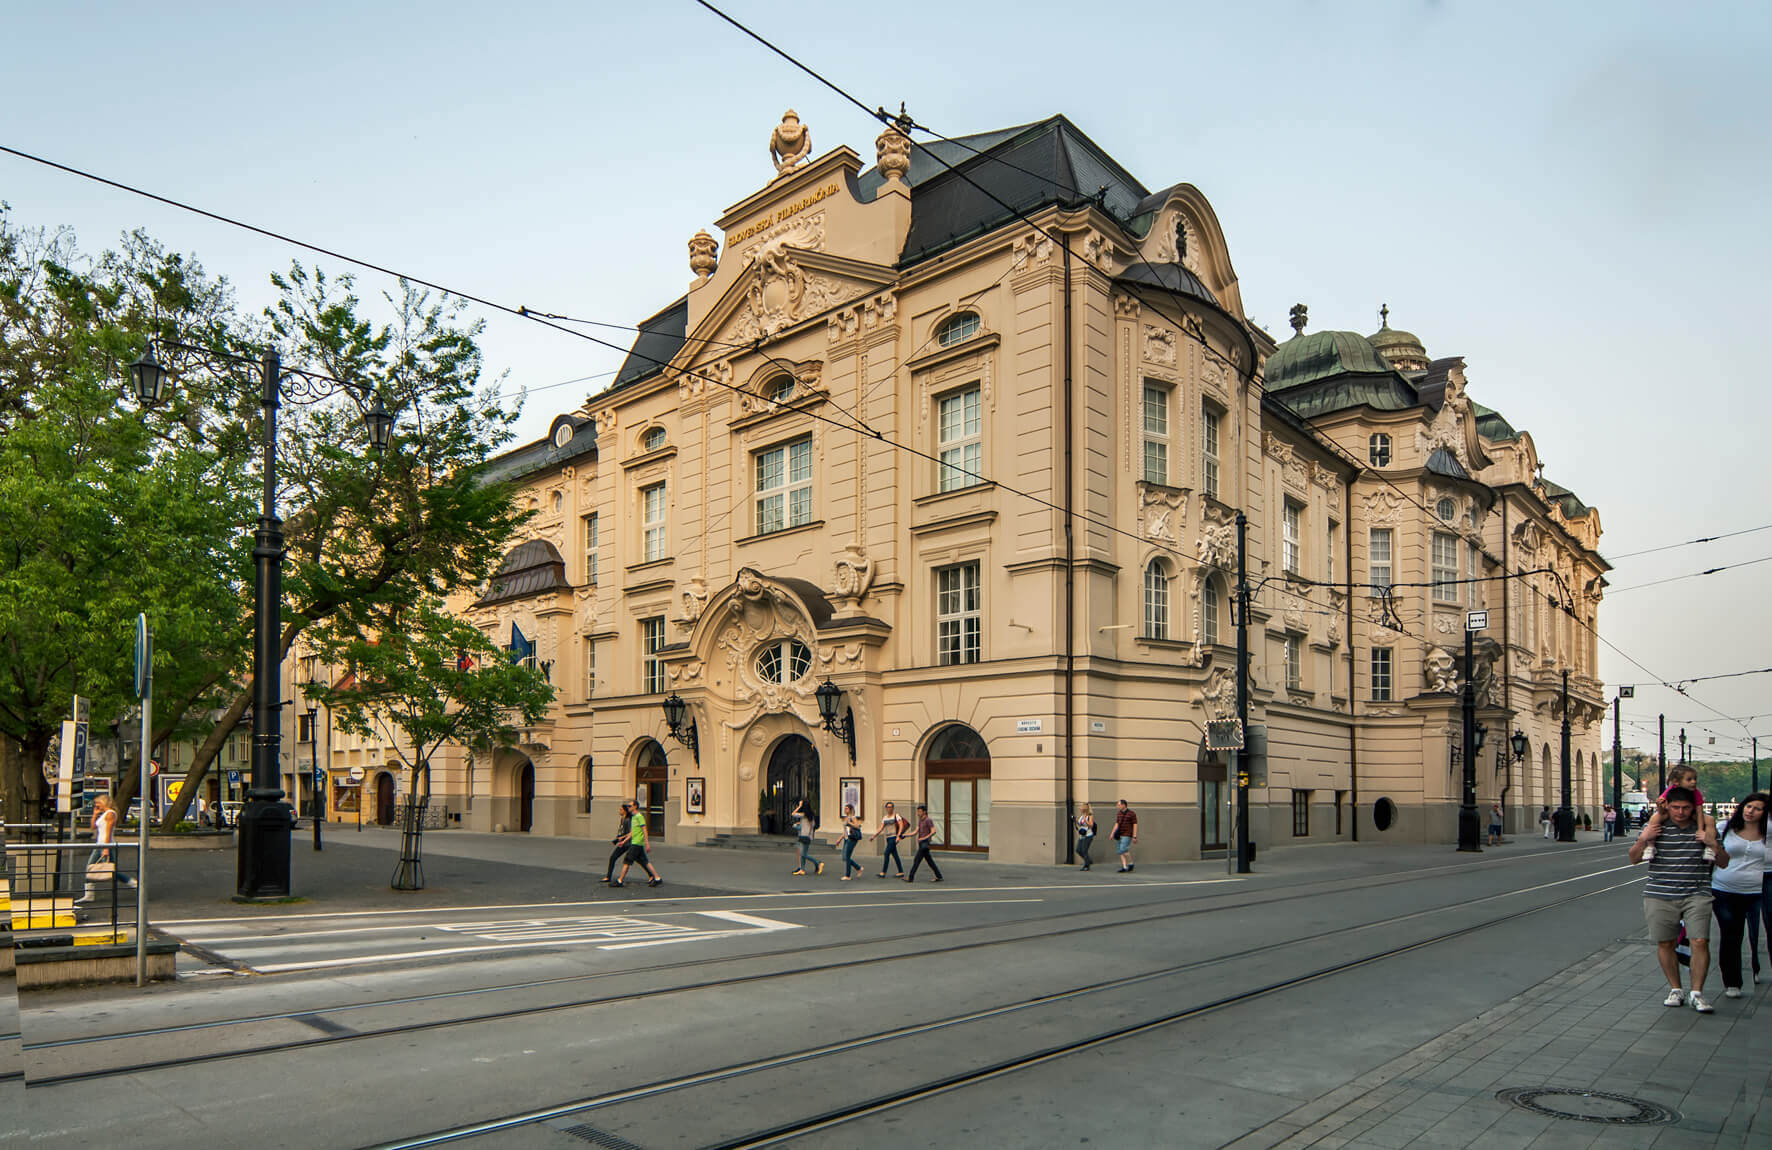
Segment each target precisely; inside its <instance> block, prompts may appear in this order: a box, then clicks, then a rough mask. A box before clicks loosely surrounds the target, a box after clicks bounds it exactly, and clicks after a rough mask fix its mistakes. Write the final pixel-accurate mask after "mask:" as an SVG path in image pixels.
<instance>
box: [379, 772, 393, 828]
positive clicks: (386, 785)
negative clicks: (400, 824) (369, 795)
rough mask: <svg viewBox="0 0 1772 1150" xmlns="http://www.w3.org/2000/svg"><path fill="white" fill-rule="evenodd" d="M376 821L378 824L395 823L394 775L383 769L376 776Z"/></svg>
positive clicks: (388, 825)
mask: <svg viewBox="0 0 1772 1150" xmlns="http://www.w3.org/2000/svg"><path fill="white" fill-rule="evenodd" d="M375 821H376V823H377V824H378V825H380V826H384V827H391V826H393V825H394V776H393V775H390V774H388V773H387V772H386V771H383V772H382V773H381V774H379V775H377V776H375Z"/></svg>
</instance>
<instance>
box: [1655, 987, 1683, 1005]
mask: <svg viewBox="0 0 1772 1150" xmlns="http://www.w3.org/2000/svg"><path fill="white" fill-rule="evenodd" d="M1661 1005H1663V1006H1684V1005H1686V992H1685V991H1683V990H1681V989H1680V988H1679V987H1677V986H1676V987H1674V988H1673V989H1672V990H1670V991H1668V992H1667V997H1666V998H1664V999H1662V1000H1661Z"/></svg>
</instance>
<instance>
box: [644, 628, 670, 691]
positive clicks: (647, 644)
mask: <svg viewBox="0 0 1772 1150" xmlns="http://www.w3.org/2000/svg"><path fill="white" fill-rule="evenodd" d="M664 627H665V621H664V616H663V615H654V616H653V617H652V618H650V619H642V620H640V679H641V683H642V686H641V690H643V691H645V692H646V693H647V694H649V695H656V694H658V693H660V692H662V691H663V690H664V688H665V670H664V660H663V659H662V658H660V657H659V654H658V653H659V652H660V651H662V650H664V636H665V630H664Z"/></svg>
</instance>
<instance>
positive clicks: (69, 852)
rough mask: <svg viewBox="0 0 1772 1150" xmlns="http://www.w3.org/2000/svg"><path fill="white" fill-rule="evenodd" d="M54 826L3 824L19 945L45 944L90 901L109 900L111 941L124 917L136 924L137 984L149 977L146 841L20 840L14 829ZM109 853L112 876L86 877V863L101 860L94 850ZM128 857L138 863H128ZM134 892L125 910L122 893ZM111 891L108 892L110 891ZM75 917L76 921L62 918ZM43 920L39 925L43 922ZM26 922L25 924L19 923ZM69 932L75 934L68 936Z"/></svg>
mask: <svg viewBox="0 0 1772 1150" xmlns="http://www.w3.org/2000/svg"><path fill="white" fill-rule="evenodd" d="M53 829H54V828H53V827H49V826H38V825H34V824H9V825H7V826H6V827H5V836H4V839H3V841H4V843H5V850H6V862H7V867H6V869H7V878H8V882H7V888H8V895H9V897H10V898H11V900H12V935H13V945H14V946H15V947H21V946H22V947H29V946H31V945H33V944H36V945H46V944H48V943H49V942H50V941H51V940H53V939H55V938H56V937H57V936H63V935H67V932H68V931H69V930H70V928H75V927H78V926H80V925H82V924H81V923H80V915H81V913H82V911H83V910H84V909H85V908H87V907H96V906H98V905H99V904H101V902H102V903H104V904H108V906H109V911H110V929H111V941H112V942H113V943H116V942H118V941H119V936H118V926H119V924H120V923H127V924H129V925H132V926H133V927H134V930H135V984H136V985H137V986H143V985H146V982H147V938H148V932H147V925H148V886H147V881H146V878H145V877H144V875H143V867H142V865H141V860H142V846H143V844H142V841H141V840H140V839H115V840H112V841H111V842H108V843H104V844H102V845H101V844H99V843H96V842H94V841H93V840H91V839H85V840H72V841H65V842H17V841H14V837H13V836H14V835H16V834H18V833H19V832H24V834H25V835H26V837H40V836H41V835H42V832H43V831H45V830H53ZM100 851H105V852H108V853H109V861H110V863H111V873H110V875H109V877H108V878H103V879H100V880H99V881H96V882H93V881H88V878H87V868H88V867H89V866H90V865H91V864H93V863H95V862H99V861H102V860H100V859H98V858H95V857H94V856H95V855H97V854H98V852H100ZM125 860H130V861H132V862H133V863H134V864H135V865H134V866H133V867H127V866H126V865H125ZM122 892H129V893H132V894H133V895H134V896H135V897H134V900H133V901H134V903H135V906H134V908H133V910H132V911H126V910H125V907H126V904H123V903H121V901H120V899H119V894H120V893H122ZM106 896H108V897H106ZM64 917H66V918H71V919H73V921H72V922H71V923H70V922H64V921H63V919H64ZM40 922H41V923H42V925H38V924H39V923H40ZM21 923H22V925H21ZM70 937H71V936H70Z"/></svg>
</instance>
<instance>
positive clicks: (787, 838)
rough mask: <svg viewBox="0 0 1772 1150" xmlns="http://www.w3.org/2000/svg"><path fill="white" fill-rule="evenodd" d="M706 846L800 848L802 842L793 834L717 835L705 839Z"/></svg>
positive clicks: (743, 848)
mask: <svg viewBox="0 0 1772 1150" xmlns="http://www.w3.org/2000/svg"><path fill="white" fill-rule="evenodd" d="M701 845H702V846H704V847H724V848H726V849H728V850H763V851H779V850H798V849H799V847H800V843H799V841H798V840H797V839H795V838H794V837H793V836H792V835H758V834H750V835H715V836H713V837H712V838H708V839H703V840H702V842H701Z"/></svg>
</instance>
